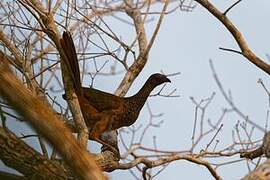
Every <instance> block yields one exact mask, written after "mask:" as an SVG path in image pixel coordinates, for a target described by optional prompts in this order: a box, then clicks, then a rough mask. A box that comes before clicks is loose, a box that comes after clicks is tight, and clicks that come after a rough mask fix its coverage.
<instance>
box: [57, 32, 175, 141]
mask: <svg viewBox="0 0 270 180" xmlns="http://www.w3.org/2000/svg"><path fill="white" fill-rule="evenodd" d="M60 43H61V46H62V48H63V50H64V52H65V55H66V61H65V62H64V63H66V66H67V69H68V73H69V75H70V77H71V79H72V81H73V87H74V91H75V94H76V95H77V98H78V101H79V105H80V108H81V111H82V115H83V117H84V120H85V122H86V125H87V127H88V128H90V130H89V131H90V133H89V138H90V139H92V140H95V141H97V142H99V143H101V144H103V145H105V146H106V145H108V144H107V143H105V142H104V141H103V140H101V134H102V133H104V132H108V131H112V130H117V129H119V128H121V127H125V126H130V125H132V124H134V123H135V121H136V120H137V118H138V116H139V114H140V111H141V109H142V107H143V106H144V104H145V102H146V100H147V98H148V96H149V95H150V93H151V92H152V90H153V89H154V88H155V87H157V86H159V85H161V84H163V83H166V82H171V80H170V79H169V78H168V77H167V76H165V75H163V74H160V73H155V74H152V75H151V76H150V77H149V78H148V79H147V81H146V82H145V84H144V85H143V86H142V88H141V89H140V90H139V91H138V93H136V94H135V95H133V96H130V97H119V96H116V95H114V94H110V93H107V92H104V91H101V90H98V89H94V88H90V87H83V86H82V83H81V79H80V69H79V63H78V58H77V53H76V49H75V45H74V42H73V39H72V36H71V34H70V32H69V31H64V32H63V35H62V38H61V39H60ZM63 98H64V99H66V98H67V97H66V96H65V95H63Z"/></svg>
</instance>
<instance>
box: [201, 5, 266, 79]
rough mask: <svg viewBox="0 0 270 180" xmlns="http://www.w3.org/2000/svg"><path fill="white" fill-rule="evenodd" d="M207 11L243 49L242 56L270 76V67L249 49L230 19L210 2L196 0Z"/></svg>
mask: <svg viewBox="0 0 270 180" xmlns="http://www.w3.org/2000/svg"><path fill="white" fill-rule="evenodd" d="M196 1H197V2H198V3H199V4H201V5H202V6H203V7H204V8H205V9H207V10H208V11H209V12H210V13H211V14H212V15H214V16H215V17H216V18H217V19H218V20H219V21H220V22H221V23H222V24H223V25H224V26H225V27H226V28H227V29H228V31H229V32H230V33H231V34H232V36H233V37H234V39H235V41H236V42H237V44H238V46H239V47H240V49H241V52H242V55H243V56H244V57H246V58H247V59H248V60H249V61H250V62H251V63H253V64H254V65H256V66H257V67H258V68H260V69H261V70H263V71H264V72H266V73H267V74H268V75H270V65H269V64H267V63H265V62H264V61H263V60H262V59H260V58H259V57H258V56H256V54H254V53H253V52H252V50H251V49H250V48H249V47H248V44H247V42H246V41H245V39H244V37H243V35H242V34H241V32H240V31H239V30H238V29H237V28H236V27H235V26H234V24H233V23H232V22H231V21H230V20H229V19H228V17H227V16H226V15H225V14H224V13H222V12H220V11H219V10H218V9H217V8H216V7H215V6H214V5H212V4H211V3H210V2H209V1H208V0H196Z"/></svg>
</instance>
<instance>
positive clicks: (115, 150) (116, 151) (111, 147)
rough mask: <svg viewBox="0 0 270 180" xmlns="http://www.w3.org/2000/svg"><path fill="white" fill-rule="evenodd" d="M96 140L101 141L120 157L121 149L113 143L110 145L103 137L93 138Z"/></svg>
mask: <svg viewBox="0 0 270 180" xmlns="http://www.w3.org/2000/svg"><path fill="white" fill-rule="evenodd" d="M93 140H94V141H97V142H99V143H100V144H102V145H104V146H106V147H108V148H109V149H110V150H111V151H112V152H113V153H114V154H115V155H117V156H118V157H119V156H120V154H119V151H118V149H117V148H115V147H113V146H112V145H110V144H109V143H107V142H105V141H103V140H102V139H101V138H93Z"/></svg>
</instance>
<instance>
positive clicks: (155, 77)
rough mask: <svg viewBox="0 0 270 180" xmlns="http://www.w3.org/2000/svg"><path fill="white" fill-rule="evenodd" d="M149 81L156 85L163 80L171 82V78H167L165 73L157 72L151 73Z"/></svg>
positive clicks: (163, 81)
mask: <svg viewBox="0 0 270 180" xmlns="http://www.w3.org/2000/svg"><path fill="white" fill-rule="evenodd" d="M149 81H150V83H151V84H153V85H155V86H158V85H160V84H163V83H165V82H171V80H170V79H169V78H167V77H166V76H165V75H163V74H159V73H155V74H152V75H151V76H150V77H149Z"/></svg>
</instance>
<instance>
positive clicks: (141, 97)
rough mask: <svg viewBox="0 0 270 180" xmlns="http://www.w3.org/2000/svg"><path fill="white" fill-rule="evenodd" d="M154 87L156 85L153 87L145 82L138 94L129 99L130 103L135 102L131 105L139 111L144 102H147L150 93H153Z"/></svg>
mask: <svg viewBox="0 0 270 180" xmlns="http://www.w3.org/2000/svg"><path fill="white" fill-rule="evenodd" d="M155 87H156V85H153V84H152V83H150V82H149V81H146V83H145V84H144V85H143V87H142V88H141V89H140V90H139V92H138V93H137V94H135V95H134V96H132V97H130V98H131V99H132V101H134V102H135V103H133V105H134V106H136V108H139V109H141V108H142V107H143V105H144V104H145V101H146V100H147V98H148V96H149V95H150V93H151V92H152V91H153V89H154V88H155Z"/></svg>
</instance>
